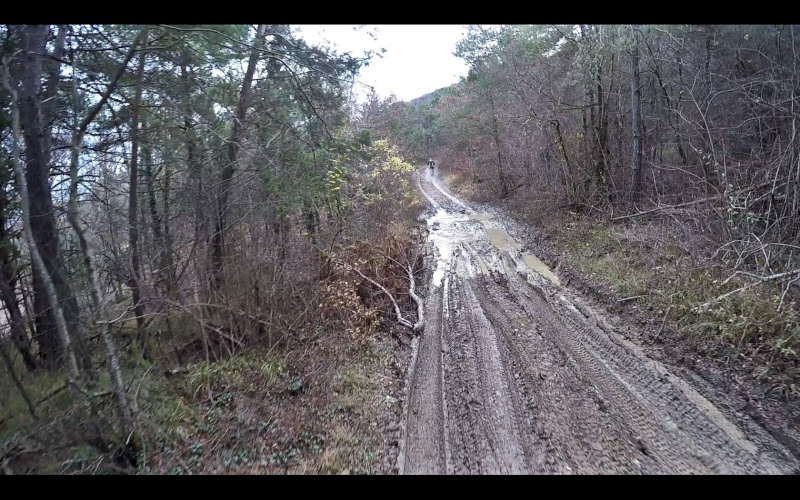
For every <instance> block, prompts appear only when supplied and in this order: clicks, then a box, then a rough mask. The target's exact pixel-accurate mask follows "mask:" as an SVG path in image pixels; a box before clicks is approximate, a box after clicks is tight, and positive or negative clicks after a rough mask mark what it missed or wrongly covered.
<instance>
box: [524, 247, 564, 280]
mask: <svg viewBox="0 0 800 500" xmlns="http://www.w3.org/2000/svg"><path fill="white" fill-rule="evenodd" d="M522 260H523V262H525V265H527V266H528V267H530V268H531V269H533V270H534V271H536V272H537V273H539V274H541V275H542V276H544V277H545V278H547V279H549V280H550V282H551V283H553V284H554V285H556V286H560V285H561V282H560V281H559V280H558V276H556V275H555V274H553V271H551V270H550V268H549V267H547V265H546V264H545V263H544V262H542V261H541V260H539V258H538V257H536V256H535V255H533V254H531V253H524V254H522Z"/></svg>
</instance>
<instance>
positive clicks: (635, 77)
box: [631, 25, 643, 201]
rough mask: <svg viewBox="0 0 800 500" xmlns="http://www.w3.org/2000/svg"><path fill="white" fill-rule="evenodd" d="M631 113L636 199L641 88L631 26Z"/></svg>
mask: <svg viewBox="0 0 800 500" xmlns="http://www.w3.org/2000/svg"><path fill="white" fill-rule="evenodd" d="M631 35H632V36H633V48H632V49H631V115H632V120H631V122H632V125H633V163H632V165H631V199H632V200H633V201H638V200H639V198H640V197H641V194H642V139H643V137H642V90H641V81H640V77H639V38H638V36H639V35H638V27H637V26H636V25H633V26H631Z"/></svg>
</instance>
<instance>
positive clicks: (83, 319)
mask: <svg viewBox="0 0 800 500" xmlns="http://www.w3.org/2000/svg"><path fill="white" fill-rule="evenodd" d="M796 49H797V46H796V41H795V36H794V27H793V26H787V25H758V26H752V25H541V26H540V25H508V26H501V27H494V28H485V27H480V26H470V27H469V30H468V32H467V34H466V36H465V37H464V38H463V39H462V40H461V41H460V42H459V44H458V46H457V48H456V55H457V56H458V57H460V58H462V59H463V60H464V61H466V62H467V63H468V64H469V66H470V71H469V75H468V76H467V77H465V78H462V80H461V81H460V82H459V83H456V84H454V85H452V86H450V87H447V88H442V89H438V90H436V91H435V92H432V93H431V94H429V95H426V96H421V97H420V98H419V99H415V100H413V101H411V102H403V101H399V100H398V99H397V98H396V97H394V96H390V97H388V98H387V97H382V96H380V95H378V94H377V93H375V92H373V93H372V94H371V95H370V96H369V97H368V99H367V100H366V101H365V102H357V101H356V100H355V99H354V98H353V96H352V89H353V85H354V81H355V78H356V76H357V74H358V72H359V70H360V69H361V68H363V67H365V65H368V64H369V63H370V60H371V59H372V58H374V57H376V55H375V54H373V53H369V52H367V53H364V54H359V55H354V54H351V53H339V52H337V51H335V50H333V49H330V48H328V47H320V46H315V45H310V44H308V43H307V42H306V41H304V40H303V38H302V37H300V36H299V35H297V33H296V32H295V31H294V30H293V29H292V28H291V27H290V26H289V25H268V24H259V25H176V26H173V25H77V24H76V25H66V24H65V25H3V26H0V56H1V57H2V61H1V62H0V81H2V87H1V88H0V188H1V189H0V265H2V273H0V299H2V305H3V311H4V313H5V314H4V317H3V318H2V321H3V324H2V330H0V354H2V357H3V365H4V367H3V369H2V370H1V371H2V374H0V466H2V470H3V472H4V473H7V474H24V473H46V474H64V473H71V474H74V473H78V474H94V473H106V474H109V473H110V474H119V473H153V474H183V473H286V472H287V471H288V472H292V473H322V474H337V473H392V471H393V470H394V469H393V465H392V461H393V460H394V458H393V457H394V456H395V455H396V453H397V451H396V447H397V440H398V439H399V438H398V436H399V434H400V432H401V429H400V428H399V427H398V426H397V425H396V424H395V422H396V421H397V420H398V419H399V418H401V414H402V411H403V410H402V408H401V405H400V403H399V402H398V401H399V400H400V399H402V398H403V396H402V387H403V378H404V374H405V371H406V366H407V364H408V362H409V361H408V351H409V349H410V347H409V345H410V343H411V341H410V339H411V338H413V337H415V336H416V335H418V333H419V332H418V330H419V329H420V325H421V324H422V322H423V319H424V314H423V307H422V305H421V304H422V302H421V299H420V297H419V296H418V295H425V293H427V290H426V289H425V287H424V285H423V280H424V277H425V276H427V275H428V274H427V273H429V272H430V270H429V269H426V266H425V253H426V251H425V248H426V233H425V229H424V225H423V224H422V222H421V219H420V217H421V214H423V212H424V211H425V209H426V204H425V198H424V197H423V195H422V193H421V192H420V191H419V190H418V189H417V184H416V183H415V182H416V181H415V176H416V174H417V172H418V171H419V170H420V169H421V168H422V165H423V164H424V163H425V161H426V160H427V159H428V157H431V156H433V157H434V158H436V159H437V165H439V167H438V168H440V169H441V170H440V175H441V177H442V179H443V180H444V181H445V182H446V183H447V184H448V186H449V188H450V189H451V190H452V191H453V192H454V193H455V194H456V195H458V196H460V197H461V198H462V199H464V200H468V201H470V202H473V203H477V204H484V205H487V206H492V207H497V208H499V209H502V210H504V211H506V212H507V213H508V214H509V215H510V216H511V217H512V218H513V219H515V220H516V221H518V222H520V223H522V224H525V225H527V226H528V227H530V228H532V236H531V239H530V242H529V243H530V245H531V248H534V249H535V251H536V253H537V255H539V257H540V258H542V260H544V261H545V262H547V264H548V265H550V267H551V268H553V269H554V270H555V271H556V272H557V273H559V275H560V276H562V277H565V278H566V279H563V278H562V281H567V282H568V283H569V284H570V286H572V287H575V288H577V289H580V290H582V291H583V292H584V293H586V294H587V295H589V296H591V297H593V298H594V299H595V300H598V301H600V302H603V303H605V304H606V305H607V306H608V307H609V308H610V310H613V311H616V312H617V313H619V314H620V315H623V316H625V317H626V318H629V319H630V321H633V322H636V323H637V324H641V325H642V327H643V328H644V329H646V330H647V331H648V332H649V333H648V337H647V339H645V341H646V342H649V343H650V344H655V345H659V346H662V347H663V350H664V352H665V353H667V354H665V356H670V357H672V358H675V359H681V360H683V361H682V363H683V364H686V365H688V366H690V367H691V368H692V369H697V370H699V371H701V372H703V370H705V371H706V372H708V371H713V372H714V373H724V374H725V376H726V377H733V378H736V379H737V380H739V379H743V380H745V381H746V383H747V384H750V385H748V387H752V388H753V389H752V390H753V391H755V392H758V394H760V395H761V396H760V400H762V401H761V402H760V403H759V405H761V406H760V407H761V408H762V409H763V411H764V412H766V413H772V414H774V415H778V416H781V418H783V419H785V420H787V421H794V422H797V418H798V417H800V414H798V409H797V408H798V407H797V397H798V396H800V389H799V388H798V375H800V361H799V360H798V348H800V311H799V310H798V303H797V301H798V286H797V283H798V280H800V253H799V252H798V250H800V137H797V131H798V124H797V118H798V116H800V96H795V91H796V90H797V91H798V92H800V75H799V74H798V67H797V66H798V62H799V61H800V59H799V58H798V54H797V50H796ZM795 104H798V107H795ZM416 287H422V291H420V289H419V288H416ZM777 418H778V417H777V416H776V419H777ZM781 422H783V421H781ZM781 422H779V423H778V424H775V425H778V426H780V425H790V427H791V430H789V431H784V434H785V435H786V436H794V435H796V434H797V433H798V432H800V430H797V429H795V427H796V423H795V424H785V423H781ZM793 433H794V434H793ZM782 443H783V444H784V445H786V446H787V447H789V448H792V449H793V450H795V452H796V453H800V440H798V439H797V438H792V437H785V438H784V439H783V440H782Z"/></svg>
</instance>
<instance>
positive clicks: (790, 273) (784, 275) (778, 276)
mask: <svg viewBox="0 0 800 500" xmlns="http://www.w3.org/2000/svg"><path fill="white" fill-rule="evenodd" d="M797 274H800V269H795V270H793V271H787V272H785V273H778V274H773V275H771V276H764V277H763V278H760V279H759V280H758V281H757V282H755V283H750V284H748V285H745V286H743V287H739V288H737V289H736V290H731V291H730V292H727V293H723V294H722V295H720V296H719V297H717V298H715V299H712V300H709V301H708V302H706V303H705V304H702V305H699V306H697V307H695V308H694V309H693V310H694V311H696V312H697V311H701V310H703V309H706V308H707V307H709V306H711V305H713V304H716V303H717V302H719V301H721V300H723V299H725V298H727V297H730V296H731V295H734V294H736V293H739V292H743V291H745V290H749V289H750V288H754V287H756V286H758V285H763V284H764V283H767V282H768V281H775V280H779V279H781V278H788V277H790V276H795V275H797Z"/></svg>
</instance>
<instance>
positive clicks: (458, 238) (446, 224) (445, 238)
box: [428, 208, 475, 287]
mask: <svg viewBox="0 0 800 500" xmlns="http://www.w3.org/2000/svg"><path fill="white" fill-rule="evenodd" d="M470 222H472V221H471V219H470V218H469V217H467V216H466V215H462V214H457V213H448V212H447V211H446V210H444V209H442V208H439V209H438V210H437V211H436V214H435V215H433V216H432V217H430V218H429V219H428V227H429V228H430V229H431V232H430V236H429V238H430V240H431V242H432V243H433V244H434V246H435V247H436V249H437V251H438V256H437V258H436V269H434V271H433V286H434V287H439V286H441V284H442V278H444V273H445V270H446V268H447V265H448V264H449V263H450V261H451V260H452V256H453V252H454V251H455V249H456V248H458V247H459V245H461V244H462V243H465V242H470V241H474V240H475V231H474V230H469V228H467V227H465V225H466V224H469V223H470Z"/></svg>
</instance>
